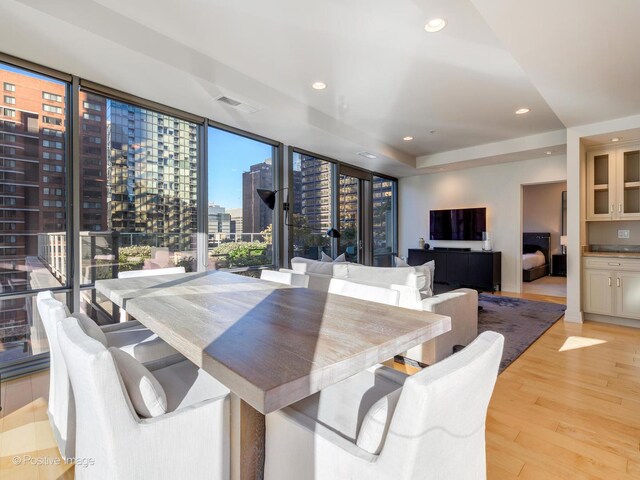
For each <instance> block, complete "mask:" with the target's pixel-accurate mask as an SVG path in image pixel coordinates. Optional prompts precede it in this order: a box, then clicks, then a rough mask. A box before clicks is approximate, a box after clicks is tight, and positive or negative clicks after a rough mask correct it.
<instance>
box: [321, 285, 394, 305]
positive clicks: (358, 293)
mask: <svg viewBox="0 0 640 480" xmlns="http://www.w3.org/2000/svg"><path fill="white" fill-rule="evenodd" d="M329 293H334V294H336V295H343V296H345V297H352V298H358V299H360V300H367V301H369V302H376V303H384V304H385V305H392V306H398V304H399V302H400V292H398V291H397V290H392V289H390V288H385V287H378V286H375V285H367V284H365V283H357V282H352V281H349V280H343V279H341V278H332V279H331V281H330V282H329Z"/></svg>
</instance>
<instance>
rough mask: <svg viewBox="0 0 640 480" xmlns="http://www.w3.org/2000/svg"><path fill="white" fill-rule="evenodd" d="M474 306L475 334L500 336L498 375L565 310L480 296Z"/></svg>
mask: <svg viewBox="0 0 640 480" xmlns="http://www.w3.org/2000/svg"><path fill="white" fill-rule="evenodd" d="M478 303H479V305H480V306H481V307H482V310H481V311H480V312H478V334H480V333H482V332H486V331H487V330H493V331H494V332H498V333H501V334H502V335H504V351H503V353H502V361H501V362H500V372H502V371H503V370H504V369H505V368H507V367H508V366H509V365H511V363H513V361H514V360H515V359H516V358H518V357H519V356H520V355H522V353H523V352H524V351H525V350H526V349H527V348H529V346H530V345H531V344H532V343H533V342H535V341H536V340H537V339H538V338H540V336H541V335H542V334H543V333H544V332H546V331H547V330H548V329H549V328H550V327H551V326H552V325H553V324H554V323H556V322H557V321H558V320H559V319H560V318H561V317H562V315H564V311H565V309H566V308H567V307H566V306H565V305H559V304H557V303H547V302H534V301H532V300H524V299H521V298H511V297H501V296H498V295H488V294H484V293H481V294H480V296H479V298H478Z"/></svg>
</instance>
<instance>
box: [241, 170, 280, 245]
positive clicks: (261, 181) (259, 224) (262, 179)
mask: <svg viewBox="0 0 640 480" xmlns="http://www.w3.org/2000/svg"><path fill="white" fill-rule="evenodd" d="M258 188H264V189H267V190H272V189H273V168H272V166H271V159H270V158H269V159H267V160H265V161H264V162H261V163H257V164H255V165H251V166H250V167H249V171H248V172H244V173H243V174H242V230H243V233H260V232H262V231H263V230H264V229H266V228H267V227H268V226H269V225H271V224H272V223H273V211H272V210H270V209H269V208H268V207H267V206H266V205H265V204H264V202H263V201H262V200H261V199H260V197H259V196H258V194H257V193H256V190H257V189H258Z"/></svg>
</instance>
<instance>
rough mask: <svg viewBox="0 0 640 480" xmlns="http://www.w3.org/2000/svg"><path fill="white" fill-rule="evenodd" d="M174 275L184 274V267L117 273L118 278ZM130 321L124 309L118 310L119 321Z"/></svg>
mask: <svg viewBox="0 0 640 480" xmlns="http://www.w3.org/2000/svg"><path fill="white" fill-rule="evenodd" d="M175 273H185V269H184V267H167V268H154V269H150V270H127V271H124V272H118V278H136V277H154V276H156V275H172V274H175ZM130 320H131V318H130V317H129V315H128V314H127V312H126V311H125V310H124V308H120V321H121V322H128V321H130Z"/></svg>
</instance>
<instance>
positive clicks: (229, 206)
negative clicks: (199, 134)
mask: <svg viewBox="0 0 640 480" xmlns="http://www.w3.org/2000/svg"><path fill="white" fill-rule="evenodd" d="M207 153H208V161H207V171H208V175H207V178H208V189H207V190H208V192H207V227H208V264H207V265H208V266H207V268H209V269H232V270H246V269H250V268H252V267H260V266H271V265H273V264H274V231H273V226H274V215H275V213H274V212H275V208H277V206H278V205H280V204H281V202H282V201H283V197H282V195H283V194H284V193H285V192H278V193H277V194H276V196H275V207H274V210H272V209H270V208H269V207H268V206H267V205H266V204H265V202H264V201H263V200H262V199H261V198H260V196H258V192H257V190H258V189H263V190H270V191H275V190H276V187H275V185H276V182H275V174H276V168H275V162H276V155H277V148H276V147H275V146H274V145H273V144H269V143H265V142H261V141H258V140H255V139H252V138H248V137H246V136H242V135H238V134H235V133H231V132H229V131H226V130H221V129H219V128H215V127H209V129H208V152H207Z"/></svg>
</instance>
